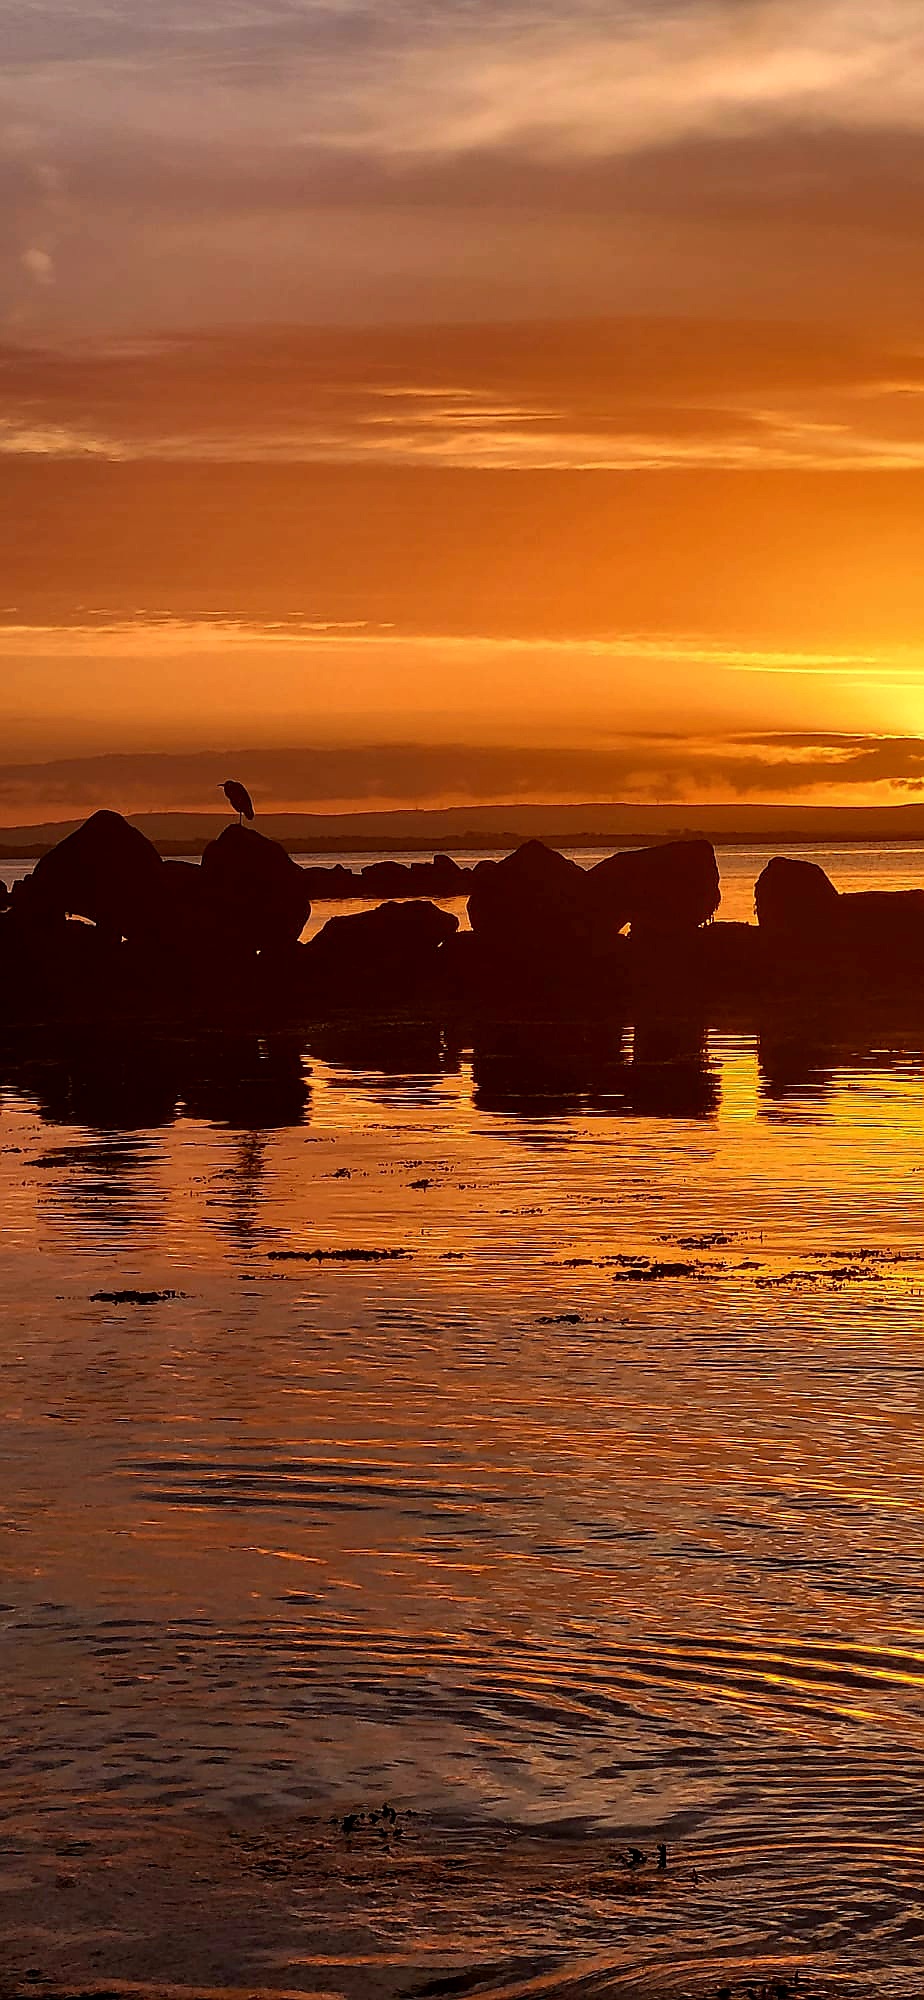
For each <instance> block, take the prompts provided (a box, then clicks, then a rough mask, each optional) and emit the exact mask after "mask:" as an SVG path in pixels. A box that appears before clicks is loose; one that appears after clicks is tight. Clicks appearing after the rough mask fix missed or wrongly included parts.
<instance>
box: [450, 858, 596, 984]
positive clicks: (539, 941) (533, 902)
mask: <svg viewBox="0 0 924 2000" xmlns="http://www.w3.org/2000/svg"><path fill="white" fill-rule="evenodd" d="M587 885H588V876H587V873H586V870H585V869H583V868H579V867H578V864H577V862H576V861H569V860H568V858H567V856H566V855H564V854H559V853H558V851H557V849H555V848H554V847H546V846H545V844H544V842H543V841H541V840H527V841H526V842H524V844H523V846H522V847H518V848H516V849H515V851H514V853H513V854H507V855H505V856H504V859H503V861H479V862H478V864H477V866H476V867H475V868H474V869H473V870H472V877H471V885H470V889H469V898H468V915H469V922H470V924H471V927H472V930H473V932H474V934H475V936H476V938H478V940H479V943H481V944H485V945H489V946H490V947H491V948H492V949H493V950H494V951H496V952H497V953H498V955H499V956H500V957H502V958H504V959H510V958H522V957H523V956H526V957H528V958H533V957H536V956H540V957H544V956H546V955H548V954H549V953H550V952H554V954H555V955H556V957H557V956H560V954H561V951H562V949H563V948H565V949H567V948H568V947H569V946H572V945H573V944H574V943H576V942H580V943H582V944H585V945H587V944H589V943H590V942H591V939H592V935H593V929H594V914H595V913H594V909H593V904H592V901H591V898H590V896H589V894H588V887H587Z"/></svg>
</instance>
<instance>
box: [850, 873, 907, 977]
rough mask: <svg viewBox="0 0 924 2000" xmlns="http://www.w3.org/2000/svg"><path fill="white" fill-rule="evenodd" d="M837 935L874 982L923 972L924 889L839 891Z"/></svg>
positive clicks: (856, 964)
mask: <svg viewBox="0 0 924 2000" xmlns="http://www.w3.org/2000/svg"><path fill="white" fill-rule="evenodd" d="M837 936H838V942H839V944H840V946H841V951H842V953H843V954H844V955H846V956H847V957H848V958H849V959H850V961H851V966H852V968H853V969H854V971H855V974H856V973H861V974H862V975H863V977H864V978H865V979H866V980H868V981H869V982H870V983H872V984H877V983H878V984H882V983H884V982H888V981H891V980H894V979H895V978H902V977H909V976H910V975H913V974H917V975H918V976H919V975H920V974H921V973H922V972H924V889H892V890H888V889H868V890H862V891H859V892H857V893H853V894H848V895H844V896H839V897H838V909H837Z"/></svg>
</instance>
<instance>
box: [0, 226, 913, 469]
mask: <svg viewBox="0 0 924 2000" xmlns="http://www.w3.org/2000/svg"><path fill="white" fill-rule="evenodd" d="M31 254H33V256H34V257H36V258H38V256H39V254H40V253H37V252H36V253H31ZM40 269H44V266H43V265H42V266H39V264H36V275H39V271H40ZM56 452H57V453H59V454H60V455H62V456H80V455H95V456H101V457H107V456H108V457H110V458H112V459H115V460H122V461H124V460H132V459H158V460H161V461H176V460H184V459H187V460H197V461H200V462H201V461H229V462H233V461H237V462H241V461H244V460H249V461H251V462H270V463H272V462H277V463H284V462H290V463H298V462H303V463H310V462H319V461H328V462H339V463H346V462H353V463H357V464H362V463H368V464H370V465H386V464H391V465H406V466H413V465H420V466H425V465H436V466H440V465H442V466H446V467H451V468H456V467H459V466H470V467H477V466H481V467H509V468H522V469H527V470H528V469H537V468H541V467H546V468H566V467H598V468H606V467H609V468H613V469H618V468H626V469H633V468H645V467H653V468H658V467H662V468H663V467H671V466H674V467H678V468H683V467H696V466H701V467H712V468H715V467H723V466H724V467H727V468H744V467H751V468H756V469H760V468H767V469H771V468H776V469H780V468H786V467H790V468H793V467H818V468H825V467H829V468H830V467H838V466H839V467H842V468H861V467H864V466H867V467H870V466H880V467H900V466H914V465H921V464H924V353H922V352H921V351H920V350H918V349H916V348H915V347H914V346H913V345H911V344H910V343H904V342H901V341H898V340H889V339H888V338H886V337H885V336H883V335H882V334H879V335H877V336H872V335H866V336H864V335H863V334H862V333H860V332H859V331H856V332H849V331H843V330H842V331H838V330H837V329H834V328H831V327H828V328H813V327H811V326H790V325H787V324H785V323H782V324H780V323H777V324H774V323H773V322H763V323H762V322H758V321H753V320H752V321H750V322H738V323H736V322H730V321H726V322H724V323H723V322H722V321H720V320H717V319H715V318H710V319H704V320H702V321H701V322H699V323H697V322H695V321H691V320H684V319H678V318H674V319H667V318H662V319H660V320H653V319H651V318H650V317H646V318H640V319H637V320H633V319H628V318H622V319H618V320H616V319H613V320H608V321H596V322H575V323H573V324H571V325H567V324H563V323H549V322H539V323H536V324H533V325H529V324H523V325H519V326H510V325H507V326H503V325H493V326H490V325H489V326H478V325H470V326H462V327H456V328H452V327H441V328H427V327H417V328H415V327H404V328H401V329H384V328H381V327H379V328H374V329H362V330H360V329H356V330H352V331H350V332H347V331H345V330H344V331H338V332H334V331H331V330H329V329H313V330H312V329H303V330H302V331H300V332H299V331H295V330H287V329H265V330H262V331H257V330H254V331H253V332H252V333H250V334H247V335H243V334H239V335H230V334H229V335H224V336H217V335H212V336H209V337H205V336H197V337H195V338H185V339H181V338H173V339H170V340H162V341H160V342H152V341H150V340H144V341H140V342H137V343H133V342H131V341H127V342H122V343H119V344H113V343H111V342H108V343H106V342H104V343H98V344H97V345H96V346H93V345H84V346H82V347H81V348H80V349H67V348H62V349H58V350H55V349H52V348H46V349H44V350H39V349H28V348H26V347H24V346H19V347H16V346H13V345H12V344H8V345H7V347H6V349H5V350H4V349H2V348H0V453H6V454H14V455H15V454H17V453H18V454H25V455H41V456H48V455H49V454H54V453H56Z"/></svg>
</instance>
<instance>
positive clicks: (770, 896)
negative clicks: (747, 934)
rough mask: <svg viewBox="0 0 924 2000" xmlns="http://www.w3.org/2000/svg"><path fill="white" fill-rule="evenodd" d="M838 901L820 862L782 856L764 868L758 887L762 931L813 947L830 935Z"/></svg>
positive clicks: (756, 888)
mask: <svg viewBox="0 0 924 2000" xmlns="http://www.w3.org/2000/svg"><path fill="white" fill-rule="evenodd" d="M837 902H838V894H837V890H836V889H835V887H834V883H833V882H832V881H831V880H830V878H829V877H828V876H827V875H826V874H825V871H824V869H823V868H819V866H818V863H817V861H792V860H790V859H789V858H788V857H786V856H784V855H779V854H778V855H775V856H774V858H773V860H772V861H768V862H767V865H766V867H765V868H762V869H761V872H760V874H759V875H758V877H757V882H756V884H755V888H754V907H755V909H756V911H757V921H758V923H759V925H760V927H761V930H763V931H766V932H767V933H768V934H769V935H770V936H772V937H773V938H775V939H777V940H780V941H786V942H792V943H796V942H800V941H801V942H804V943H808V944H811V943H812V942H813V940H814V941H817V940H818V938H819V936H820V935H827V934H828V933H830V931H831V929H832V927H833V925H834V923H835V920H836V919H835V912H836V909H837Z"/></svg>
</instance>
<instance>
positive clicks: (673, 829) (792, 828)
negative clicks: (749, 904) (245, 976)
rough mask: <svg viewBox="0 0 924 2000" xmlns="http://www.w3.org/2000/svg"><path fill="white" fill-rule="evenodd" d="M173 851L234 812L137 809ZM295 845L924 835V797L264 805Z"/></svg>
mask: <svg viewBox="0 0 924 2000" xmlns="http://www.w3.org/2000/svg"><path fill="white" fill-rule="evenodd" d="M130 817H131V819H132V823H133V825H135V826H138V827H140V828H141V830H142V831H143V832H144V833H146V834H147V835H148V837H149V839H151V840H153V841H154V842H155V844H156V845H157V846H158V847H159V848H160V849H161V850H162V852H164V853H174V854H177V853H183V854H194V853H197V852H198V851H199V850H200V849H201V848H202V847H203V846H204V845H205V843H206V841H208V840H211V839H213V838H214V836H215V835H216V834H217V833H220V831H221V829H222V827H223V826H227V825H228V823H229V819H228V815H227V814H224V813H182V812H165V813H133V814H131V815H130ZM79 824H80V821H79V820H76V819H69V820H61V821H43V822H42V823H41V824H38V825H32V826H8V827H0V860H3V859H8V860H11V859H13V858H18V857H23V858H27V857H28V856H30V855H32V854H36V853H40V852H43V851H44V850H45V849H46V848H48V847H52V846H54V844H55V842H56V841H58V840H61V839H63V837H64V835H65V834H66V833H70V832H71V831H72V830H73V828H74V827H75V826H78V825H79ZM256 824H257V826H258V828H259V830H260V832H261V833H265V834H268V835H270V837H271V838H272V839H274V840H278V841H280V842H281V843H282V845H283V846H285V847H288V848H290V849H291V850H292V851H293V852H294V853H300V852H303V853H325V852H327V853H330V854H336V853H337V852H338V851H339V852H341V853H342V852H344V851H348V850H351V849H352V850H354V851H356V850H359V851H364V852H367V853H370V854H372V853H379V852H383V851H389V852H390V851H392V850H395V849H403V850H404V851H406V852H413V851H415V850H425V851H426V852H428V853H433V852H434V851H437V850H444V851H452V850H453V849H454V848H476V849H477V848H479V847H484V848H489V847H504V848H507V847H515V846H516V845H517V844H518V842H519V841H521V840H526V839H529V838H530V837H534V838H538V839H542V840H546V841H548V842H549V843H550V844H551V845H553V846H555V845H558V846H569V847H579V846H598V845H601V844H605V843H608V842H609V843H612V844H613V845H614V846H618V845H620V844H624V845H631V844H634V843H643V842H645V841H648V840H651V841H654V840H665V839H677V838H680V837H682V836H683V835H685V834H705V835H706V837H707V838H708V839H711V840H714V841H720V842H721V841H756V842H759V843H769V844H771V845H772V844H773V843H774V842H780V843H783V842H785V843H788V844H790V845H791V844H792V843H794V842H799V841H818V842H829V841H842V840H874V841H884V842H885V841H896V840H924V804H911V805H906V806H806V805H736V804H732V805H712V806H709V805H697V806H694V805H651V806H645V805H633V804H586V805H561V806H555V805H521V804H518V803H515V802H514V803H510V804H507V805H489V806H445V807H439V808H429V807H427V808H409V807H404V808H401V809H397V810H394V811H390V812H356V813H261V814H260V815H259V817H258V819H257V822H256Z"/></svg>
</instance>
